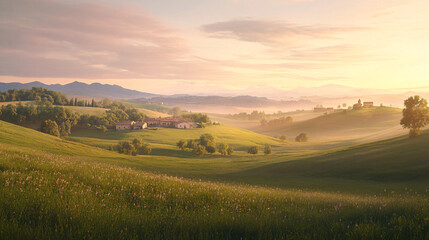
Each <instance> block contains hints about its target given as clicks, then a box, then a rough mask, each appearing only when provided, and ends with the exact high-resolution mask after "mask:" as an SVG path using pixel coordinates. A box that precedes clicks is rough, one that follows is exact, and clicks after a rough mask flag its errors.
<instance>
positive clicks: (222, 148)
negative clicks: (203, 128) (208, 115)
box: [176, 133, 234, 156]
mask: <svg viewBox="0 0 429 240" xmlns="http://www.w3.org/2000/svg"><path fill="white" fill-rule="evenodd" d="M176 146H177V147H178V148H180V149H181V150H182V151H191V152H193V153H194V154H196V155H200V156H204V155H205V154H207V153H209V154H213V153H215V152H216V151H218V152H219V153H220V154H222V155H232V153H233V152H234V149H233V148H232V147H230V146H229V145H228V144H226V143H219V144H216V141H215V138H214V136H213V135H211V134H209V133H206V134H202V135H201V136H200V138H199V139H191V140H184V139H182V140H180V141H178V142H177V143H176Z"/></svg>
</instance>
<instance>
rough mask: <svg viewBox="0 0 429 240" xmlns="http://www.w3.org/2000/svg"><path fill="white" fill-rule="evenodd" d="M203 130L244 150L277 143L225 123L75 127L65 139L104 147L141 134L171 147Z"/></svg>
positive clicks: (145, 137)
mask: <svg viewBox="0 0 429 240" xmlns="http://www.w3.org/2000/svg"><path fill="white" fill-rule="evenodd" d="M205 133H209V134H212V135H213V136H214V137H215V140H216V141H217V142H224V143H227V144H229V145H231V146H233V147H234V148H235V149H236V150H240V151H247V148H248V147H250V146H253V145H259V146H263V145H265V144H270V145H279V144H281V143H280V141H279V140H277V139H275V138H272V137H269V136H265V135H261V134H258V133H254V132H251V131H248V130H244V129H240V128H236V127H231V126H227V125H213V126H208V127H206V128H193V129H176V128H158V129H157V130H151V129H144V130H139V131H132V130H128V131H114V130H113V131H109V132H106V133H102V132H100V131H97V130H81V131H75V132H74V133H73V134H72V135H71V137H70V138H69V139H70V140H73V141H78V142H82V143H85V144H88V145H93V146H98V147H104V148H107V147H108V146H109V145H107V144H115V143H117V141H119V140H133V139H134V138H142V139H143V140H144V141H146V142H149V143H154V144H162V145H169V146H172V147H174V148H175V147H176V143H177V142H178V141H179V140H181V139H185V140H190V139H197V138H199V137H200V136H201V134H205ZM100 140H101V141H100Z"/></svg>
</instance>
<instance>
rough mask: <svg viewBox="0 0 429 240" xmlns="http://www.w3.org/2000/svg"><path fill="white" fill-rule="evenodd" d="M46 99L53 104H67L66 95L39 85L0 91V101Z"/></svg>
mask: <svg viewBox="0 0 429 240" xmlns="http://www.w3.org/2000/svg"><path fill="white" fill-rule="evenodd" d="M42 100H44V101H48V102H51V103H52V104H54V105H68V103H69V100H68V99H67V97H66V96H65V95H64V94H62V93H59V92H55V91H50V90H47V89H45V88H41V87H33V88H31V89H20V90H17V89H10V90H8V91H5V92H0V102H12V101H42Z"/></svg>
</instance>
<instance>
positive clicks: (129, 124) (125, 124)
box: [116, 120, 135, 130]
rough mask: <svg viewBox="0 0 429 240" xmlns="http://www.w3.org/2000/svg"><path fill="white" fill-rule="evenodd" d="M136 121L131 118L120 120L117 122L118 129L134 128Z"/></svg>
mask: <svg viewBox="0 0 429 240" xmlns="http://www.w3.org/2000/svg"><path fill="white" fill-rule="evenodd" d="M134 123H135V122H134V121H131V120H119V122H118V123H116V130H130V129H132V128H133V125H134Z"/></svg>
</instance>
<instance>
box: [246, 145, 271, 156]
mask: <svg viewBox="0 0 429 240" xmlns="http://www.w3.org/2000/svg"><path fill="white" fill-rule="evenodd" d="M271 152H272V148H271V145H269V144H265V146H264V154H265V155H268V154H271ZM247 153H249V154H258V153H259V147H258V146H252V147H250V148H249V149H248V150H247Z"/></svg>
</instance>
